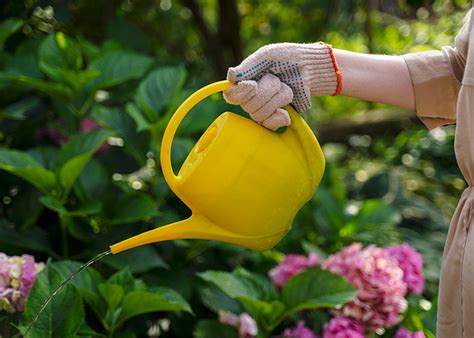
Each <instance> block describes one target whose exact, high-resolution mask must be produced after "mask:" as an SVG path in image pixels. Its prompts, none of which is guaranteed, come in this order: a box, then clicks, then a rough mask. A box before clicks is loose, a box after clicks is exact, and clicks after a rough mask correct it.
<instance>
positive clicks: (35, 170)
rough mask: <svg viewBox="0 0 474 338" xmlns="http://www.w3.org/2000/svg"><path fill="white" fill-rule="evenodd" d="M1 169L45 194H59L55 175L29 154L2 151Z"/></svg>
mask: <svg viewBox="0 0 474 338" xmlns="http://www.w3.org/2000/svg"><path fill="white" fill-rule="evenodd" d="M0 169H3V170H5V171H8V172H10V173H12V174H14V175H17V176H19V177H21V178H22V179H24V180H26V181H28V182H29V183H31V184H32V185H33V186H35V187H36V188H37V189H38V190H40V191H41V192H43V193H45V194H51V195H55V194H57V193H58V187H57V183H56V177H55V175H54V173H53V172H52V171H50V170H47V169H45V168H44V167H43V166H42V165H41V164H39V163H38V162H37V161H36V160H35V159H34V158H33V157H32V156H30V155H28V154H27V153H24V152H21V151H17V150H10V149H0Z"/></svg>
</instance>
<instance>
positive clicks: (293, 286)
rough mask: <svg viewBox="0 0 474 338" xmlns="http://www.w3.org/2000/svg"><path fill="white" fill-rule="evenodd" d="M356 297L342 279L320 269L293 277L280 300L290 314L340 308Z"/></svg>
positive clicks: (350, 286)
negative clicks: (306, 310) (289, 310)
mask: <svg viewBox="0 0 474 338" xmlns="http://www.w3.org/2000/svg"><path fill="white" fill-rule="evenodd" d="M356 295H357V290H356V289H354V288H353V287H352V285H351V284H349V283H348V282H347V281H346V280H345V279H344V278H342V277H340V276H338V275H336V274H334V273H331V272H328V271H325V270H322V269H320V268H311V269H308V270H305V271H303V272H302V273H300V274H298V275H296V276H293V277H292V278H290V280H289V281H288V283H286V285H285V287H284V288H283V290H282V300H283V302H284V303H285V304H286V305H287V306H288V307H289V308H290V309H291V311H292V312H296V311H300V310H305V309H318V308H332V307H335V306H341V305H343V304H345V303H347V302H349V301H351V300H353V299H354V297H355V296H356Z"/></svg>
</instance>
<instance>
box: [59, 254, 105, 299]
mask: <svg viewBox="0 0 474 338" xmlns="http://www.w3.org/2000/svg"><path fill="white" fill-rule="evenodd" d="M53 266H54V269H55V270H56V271H58V272H60V273H61V274H62V275H63V276H69V275H71V274H72V273H74V272H75V271H77V270H78V269H79V268H80V267H81V266H82V263H80V262H75V261H70V260H63V261H60V262H55V263H53ZM103 282H104V278H103V277H102V276H101V275H100V274H99V273H98V272H97V270H95V269H94V268H93V267H88V268H87V269H85V270H83V271H82V272H81V273H80V274H78V275H77V276H76V277H74V279H72V280H71V284H72V285H74V286H75V287H76V288H78V289H84V290H90V291H93V292H96V291H97V290H98V289H97V286H98V285H99V284H101V283H103Z"/></svg>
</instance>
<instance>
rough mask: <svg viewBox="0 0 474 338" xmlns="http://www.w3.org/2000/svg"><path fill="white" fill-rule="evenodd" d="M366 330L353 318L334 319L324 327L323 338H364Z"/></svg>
mask: <svg viewBox="0 0 474 338" xmlns="http://www.w3.org/2000/svg"><path fill="white" fill-rule="evenodd" d="M364 337H365V335H364V329H363V328H362V327H361V326H360V325H359V323H357V322H356V321H355V320H354V319H352V318H344V317H339V318H333V319H331V321H330V322H329V323H328V324H326V325H325V326H324V334H323V338H364Z"/></svg>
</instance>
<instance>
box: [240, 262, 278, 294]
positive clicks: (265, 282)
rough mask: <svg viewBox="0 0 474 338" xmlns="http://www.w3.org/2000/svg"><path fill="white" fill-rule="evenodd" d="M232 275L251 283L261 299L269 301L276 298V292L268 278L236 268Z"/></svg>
mask: <svg viewBox="0 0 474 338" xmlns="http://www.w3.org/2000/svg"><path fill="white" fill-rule="evenodd" d="M234 274H235V275H237V276H240V277H242V278H245V279H246V280H248V281H250V282H252V283H253V285H254V287H255V288H256V289H257V290H259V293H260V295H261V296H262V298H263V299H266V300H269V299H274V298H276V297H277V290H276V288H275V286H274V285H273V283H272V282H271V281H270V279H268V277H266V276H263V275H260V274H258V273H256V272H250V271H248V270H246V269H244V268H242V267H239V268H237V269H236V270H235V271H234Z"/></svg>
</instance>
